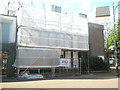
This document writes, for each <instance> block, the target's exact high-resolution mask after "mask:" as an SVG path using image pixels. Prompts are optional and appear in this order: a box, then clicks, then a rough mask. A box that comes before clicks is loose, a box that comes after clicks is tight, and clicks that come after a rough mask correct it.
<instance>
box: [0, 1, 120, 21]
mask: <svg viewBox="0 0 120 90" xmlns="http://www.w3.org/2000/svg"><path fill="white" fill-rule="evenodd" d="M8 1H11V2H12V3H14V2H19V1H20V2H22V3H23V5H24V6H32V7H35V8H41V7H42V5H43V3H46V4H45V5H46V7H47V5H51V4H53V5H57V6H61V7H62V13H66V12H67V13H74V14H78V13H84V14H87V15H88V19H89V20H90V21H92V19H93V18H94V17H95V10H96V7H101V6H110V9H111V10H112V4H113V2H114V3H115V6H117V3H118V2H119V1H120V0H0V14H2V13H4V8H5V7H6V6H7V2H8ZM12 3H11V7H12V5H13V4H12ZM13 6H14V5H13Z"/></svg>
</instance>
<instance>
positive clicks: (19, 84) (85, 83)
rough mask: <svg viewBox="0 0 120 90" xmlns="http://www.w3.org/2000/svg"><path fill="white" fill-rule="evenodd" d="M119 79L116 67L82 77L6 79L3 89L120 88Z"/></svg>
mask: <svg viewBox="0 0 120 90" xmlns="http://www.w3.org/2000/svg"><path fill="white" fill-rule="evenodd" d="M118 81H119V80H118V77H117V73H116V70H115V68H114V67H112V68H111V70H110V72H99V73H98V72H94V73H90V74H82V75H80V76H75V75H74V76H61V77H53V78H48V79H43V80H27V81H26V80H17V79H15V78H9V79H8V78H6V79H4V80H3V82H2V88H118Z"/></svg>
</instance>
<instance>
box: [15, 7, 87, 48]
mask: <svg viewBox="0 0 120 90" xmlns="http://www.w3.org/2000/svg"><path fill="white" fill-rule="evenodd" d="M33 11H34V12H33ZM17 21H18V26H20V25H22V26H24V27H20V28H19V30H18V38H19V39H18V45H23V44H24V45H26V46H29V45H33V46H35V45H37V46H49V47H54V48H60V47H61V48H72V49H79V50H89V44H88V22H87V19H86V18H82V17H80V16H79V15H76V16H74V15H72V14H71V15H69V14H62V13H56V12H53V11H44V10H42V9H41V10H40V9H39V10H38V9H35V8H26V9H24V8H23V9H21V10H20V11H19V12H18V16H17ZM31 27H34V28H31Z"/></svg>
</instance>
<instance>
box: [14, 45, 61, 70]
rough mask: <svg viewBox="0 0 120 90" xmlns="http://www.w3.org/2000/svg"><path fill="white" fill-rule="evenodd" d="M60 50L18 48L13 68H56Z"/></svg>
mask: <svg viewBox="0 0 120 90" xmlns="http://www.w3.org/2000/svg"><path fill="white" fill-rule="evenodd" d="M60 54H61V50H59V49H41V48H26V47H19V48H18V50H17V56H16V60H15V63H14V64H13V66H14V67H18V68H44V67H48V68H51V67H57V66H58V65H59V63H60V61H59V59H60Z"/></svg>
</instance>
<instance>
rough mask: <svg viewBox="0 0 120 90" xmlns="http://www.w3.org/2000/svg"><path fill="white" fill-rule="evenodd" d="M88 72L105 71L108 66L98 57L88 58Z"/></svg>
mask: <svg viewBox="0 0 120 90" xmlns="http://www.w3.org/2000/svg"><path fill="white" fill-rule="evenodd" d="M89 65H90V71H99V70H107V69H108V65H107V62H105V61H103V59H102V58H100V57H90V63H89Z"/></svg>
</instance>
